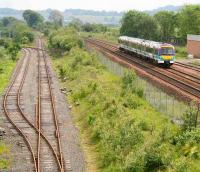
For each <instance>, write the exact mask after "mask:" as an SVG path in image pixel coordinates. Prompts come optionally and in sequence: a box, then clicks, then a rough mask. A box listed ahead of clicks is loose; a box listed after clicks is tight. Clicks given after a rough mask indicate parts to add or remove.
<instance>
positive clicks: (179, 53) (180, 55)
mask: <svg viewBox="0 0 200 172" xmlns="http://www.w3.org/2000/svg"><path fill="white" fill-rule="evenodd" d="M175 50H176V59H178V60H179V59H187V50H186V47H185V46H176V47H175Z"/></svg>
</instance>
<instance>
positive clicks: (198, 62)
mask: <svg viewBox="0 0 200 172" xmlns="http://www.w3.org/2000/svg"><path fill="white" fill-rule="evenodd" d="M192 64H193V65H195V66H200V61H195V62H192Z"/></svg>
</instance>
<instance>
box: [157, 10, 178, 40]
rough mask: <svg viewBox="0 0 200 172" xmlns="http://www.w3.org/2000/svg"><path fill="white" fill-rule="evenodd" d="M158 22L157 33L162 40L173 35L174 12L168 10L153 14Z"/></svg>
mask: <svg viewBox="0 0 200 172" xmlns="http://www.w3.org/2000/svg"><path fill="white" fill-rule="evenodd" d="M154 17H155V19H156V21H157V22H158V24H159V33H160V36H161V38H162V40H164V41H167V40H168V38H170V37H172V36H173V35H174V31H175V23H176V19H175V14H174V12H170V11H160V12H158V13H156V14H155V15H154Z"/></svg>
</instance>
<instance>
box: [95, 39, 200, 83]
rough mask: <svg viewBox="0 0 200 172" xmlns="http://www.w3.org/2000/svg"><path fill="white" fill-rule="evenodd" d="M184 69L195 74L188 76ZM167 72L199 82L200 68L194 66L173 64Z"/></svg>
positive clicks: (109, 44) (116, 45)
mask: <svg viewBox="0 0 200 172" xmlns="http://www.w3.org/2000/svg"><path fill="white" fill-rule="evenodd" d="M95 40H96V41H98V42H101V43H103V44H106V45H108V46H110V47H112V48H113V49H115V50H118V47H119V45H118V44H113V43H110V42H105V41H102V40H99V39H95ZM176 66H178V67H180V69H179V68H176ZM185 68H186V69H190V70H192V71H195V72H196V73H197V74H193V73H192V74H190V73H188V72H185V71H184V69H185ZM168 70H171V71H174V72H172V73H175V72H176V74H177V75H179V74H178V72H180V73H181V74H182V76H183V77H185V76H186V78H192V79H193V78H194V80H195V79H197V80H200V67H197V66H194V65H190V64H185V63H181V62H175V64H174V65H173V66H171V68H169V69H168ZM181 74H180V75H181ZM183 74H184V75H183ZM197 80H196V81H197Z"/></svg>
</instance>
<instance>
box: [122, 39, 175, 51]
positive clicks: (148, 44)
mask: <svg viewBox="0 0 200 172" xmlns="http://www.w3.org/2000/svg"><path fill="white" fill-rule="evenodd" d="M119 40H121V41H125V42H131V43H136V44H140V45H143V46H146V47H150V48H156V49H159V48H161V47H163V46H169V47H174V46H173V45H171V44H167V43H163V42H155V41H150V40H145V39H140V38H133V37H128V36H120V37H119Z"/></svg>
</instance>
